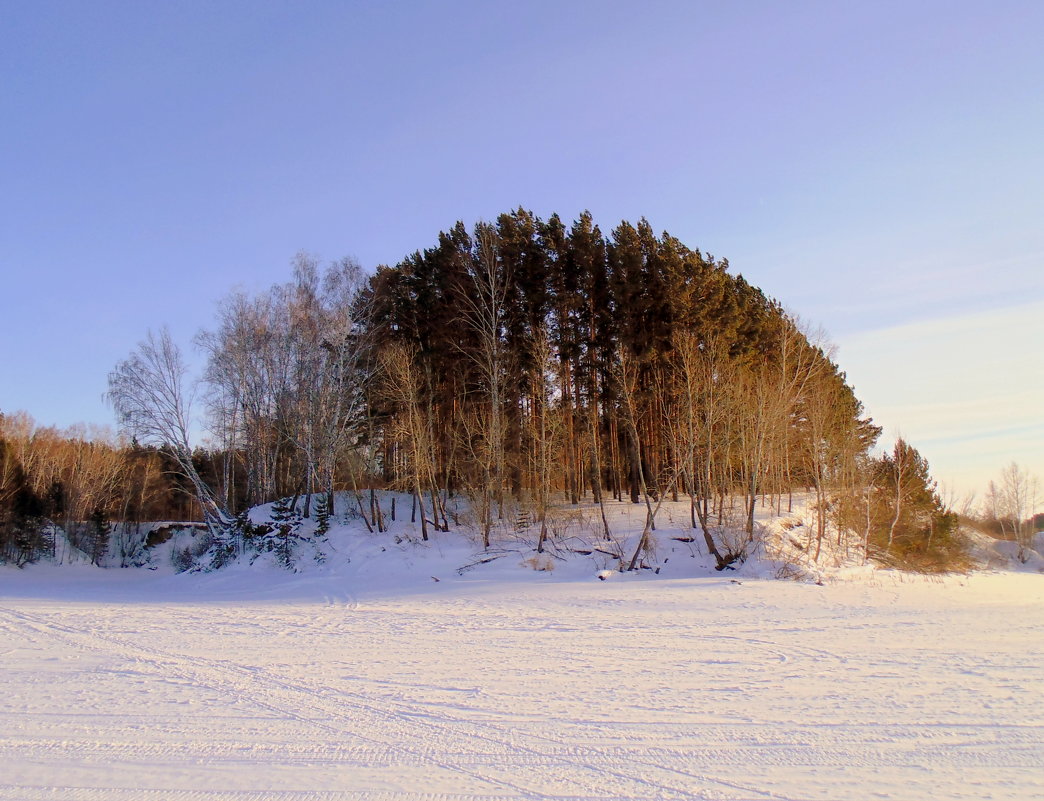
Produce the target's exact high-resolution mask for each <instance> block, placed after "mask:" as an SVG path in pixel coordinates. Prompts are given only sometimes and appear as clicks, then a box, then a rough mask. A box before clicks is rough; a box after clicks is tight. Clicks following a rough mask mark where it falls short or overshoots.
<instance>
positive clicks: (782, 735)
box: [0, 504, 1044, 801]
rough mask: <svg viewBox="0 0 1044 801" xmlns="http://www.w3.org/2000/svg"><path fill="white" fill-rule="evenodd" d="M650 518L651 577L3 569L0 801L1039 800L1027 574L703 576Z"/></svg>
mask: <svg viewBox="0 0 1044 801" xmlns="http://www.w3.org/2000/svg"><path fill="white" fill-rule="evenodd" d="M400 508H401V507H400ZM612 509H613V515H614V517H613V518H612V519H611V523H612V524H613V526H614V530H622V529H626V528H627V524H629V525H631V529H630V530H631V531H632V533H633V530H634V525H633V524H634V519H635V514H636V512H635V510H634V509H632V508H629V505H626V504H624V505H619V506H613V507H612ZM672 515H673V516H674V517H677V518H678V519H683V517H684V515H683V513H682V509H681V507H677V508H675V509H674V512H670V510H668V513H666V514H664V516H663V521H662V522H663V523H664V525H663V526H662V527H661V531H659V532H658V533H657V550H656V554H655V559H654V560H650V561H651V563H655V565H656V566H657V567H660V568H661V572H660V573H659V574H656V573H654V571H653V570H643V571H641V572H639V573H637V574H626V575H624V574H620V573H617V572H613V571H611V570H609V569H608V568H609V567H610V565H609V562H611V560H610V559H609V557H603V556H601V555H599V554H598V553H597V552H595V553H593V554H591V555H590V556H588V557H583V558H571V559H563V558H561V556H560V555H549V554H543V555H541V554H534V553H533V552H532V551H531V550H530V549H528V548H527V546H526V544H525V543H524V542H522V541H521V540H514V541H513V540H511V538H510V537H507V536H502V537H501V539H500V541H499V542H498V547H497V548H496V549H495V550H494V551H492V552H491V555H494V554H495V555H498V556H499V558H497V559H496V560H495V561H493V562H489V563H485V564H475V562H476V561H477V558H476V557H479V556H480V554H481V553H482V552H481V550H480V549H477V548H476V547H475V544H474V543H473V542H471V541H468V540H467V539H465V538H463V537H461V536H460V535H458V534H441V533H440V534H436V535H434V539H433V541H432V542H430V543H427V544H422V543H419V542H416V531H415V530H414V529H415V527H414V528H411V527H410V526H409V525H408V524H402V523H401V521H400V524H399V526H398V529H397V530H396V531H395V533H392V534H385V535H377V534H373V535H370V534H366V533H365V532H361V531H360V530H359V527H358V525H353V526H341V527H337V528H335V529H334V530H333V531H332V532H331V535H330V545H329V547H328V549H327V561H326V562H325V563H324V564H322V565H316V564H314V563H308V562H304V561H302V563H301V571H300V572H299V573H296V574H289V573H286V572H285V571H283V570H281V569H280V568H277V567H275V566H274V565H272V564H270V563H269V562H267V561H265V560H260V561H258V562H257V563H255V564H254V565H248V564H246V562H245V561H244V562H242V563H240V564H237V565H234V566H233V567H231V568H228V569H226V570H223V571H219V572H216V573H210V574H200V573H182V574H175V573H174V572H173V570H172V569H171V568H170V567H169V554H168V561H167V562H166V563H163V564H157V565H154V567H157V569H156V570H148V569H127V570H118V569H114V570H100V569H98V568H93V567H90V566H86V565H72V566H63V567H56V566H43V565H37V566H31V567H29V568H27V569H25V570H15V569H8V568H5V569H0V658H2V662H0V666H2V672H0V766H2V767H0V800H2V801H14V800H16V799H17V801H36V800H37V799H63V801H94V800H95V799H105V800H106V801H109V800H110V799H112V800H113V801H123V800H124V799H128V800H129V799H135V800H136V799H145V800H146V801H149V800H152V799H172V800H173V799H184V800H185V801H218V800H219V799H220V800H221V801H249V800H252V799H275V800H277V801H305V800H306V799H308V800H310V799H314V800H315V801H334V800H335V799H336V800H337V801H340V800H341V799H353V800H354V799H395V800H396V801H398V800H399V799H552V798H553V799H661V798H662V799H692V798H696V799H751V800H752V801H753V800H755V799H792V800H793V801H798V800H799V799H800V800H802V801H813V799H829V800H830V801H835V800H836V799H879V798H884V799H888V798H894V799H929V798H931V799H982V798H991V799H1032V798H1041V797H1044V703H1042V701H1041V699H1042V698H1044V659H1042V657H1044V576H1042V575H1040V574H1038V573H1035V572H1011V571H996V572H984V573H976V574H973V575H970V576H950V577H946V578H926V577H921V576H911V575H909V574H902V573H897V572H893V571H874V570H872V569H869V568H860V567H847V568H846V567H843V566H842V567H841V568H840V569H835V570H832V571H829V572H828V573H826V574H822V575H818V576H817V577H818V578H820V579H822V580H823V581H824V583H823V584H821V585H817V584H815V583H811V582H808V581H806V582H796V581H773V580H769V579H767V578H764V576H766V575H770V574H771V573H772V572H773V571H774V570H776V569H777V568H776V564H777V563H776V562H772V561H771V560H767V559H762V560H761V561H758V560H752V561H751V562H749V563H748V564H747V565H745V566H744V567H743V569H741V570H740V571H736V572H726V573H714V572H713V571H712V570H710V569H709V563H708V561H707V560H706V558H705V557H704V556H701V554H700V553H699V550H698V547H697V546H696V545H695V544H689V543H682V542H678V541H676V540H673V539H671V537H673V536H676V535H678V534H680V533H681V529H672V528H671V527H670V526H669V525H668V524H669V523H670V520H671V518H672ZM794 522H795V521H793V520H791V521H790V522H788V523H787V525H786V526H780V527H777V528H776V529H773V531H775V535H776V536H778V537H783V536H790V535H792V534H794V532H795V530H798V531H800V527H797V528H796V529H795V527H794ZM770 528H771V527H770ZM770 533H771V532H770ZM791 539H793V540H794V541H795V542H798V543H799V544H800V542H799V541H800V537H799V536H797V535H795V536H794V537H792V538H791ZM599 560H602V561H599ZM835 561H837V562H839V563H840V562H842V561H843V560H841V559H840V558H838V559H837V560H835ZM856 562H858V560H854V562H853V563H856ZM469 565H474V566H473V567H470V568H469V567H468V566H469ZM461 568H464V569H463V570H462V569H461ZM600 578H601V579H602V580H599V579H600Z"/></svg>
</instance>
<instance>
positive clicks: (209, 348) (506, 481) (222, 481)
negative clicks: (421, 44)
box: [34, 209, 954, 567]
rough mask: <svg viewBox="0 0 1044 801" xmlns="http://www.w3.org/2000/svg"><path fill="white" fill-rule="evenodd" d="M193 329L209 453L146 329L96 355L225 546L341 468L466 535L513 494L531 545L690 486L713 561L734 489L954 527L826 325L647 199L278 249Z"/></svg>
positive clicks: (842, 516)
mask: <svg viewBox="0 0 1044 801" xmlns="http://www.w3.org/2000/svg"><path fill="white" fill-rule="evenodd" d="M198 345H199V346H200V347H201V348H202V349H203V351H204V353H205V354H206V356H207V365H206V370H205V373H204V375H203V378H202V382H201V385H200V389H201V392H200V393H199V399H200V400H201V401H202V404H203V407H204V413H205V417H206V420H207V425H208V431H209V434H210V437H211V442H210V445H209V448H208V451H207V453H206V458H204V459H201V458H200V452H199V451H197V450H195V449H194V448H193V447H192V445H191V443H190V431H191V429H192V425H193V423H192V420H193V415H194V412H193V410H192V406H191V400H192V398H193V392H192V391H191V387H190V386H189V385H187V384H186V381H187V375H186V372H187V371H186V367H185V364H184V362H183V359H182V357H181V354H180V353H179V352H178V350H177V348H176V347H175V346H174V344H173V343H172V341H171V339H170V337H169V334H167V333H166V332H165V331H164V332H161V333H159V334H156V335H153V334H150V335H149V336H148V337H147V338H146V340H144V341H143V342H142V343H140V344H139V346H138V348H137V349H136V350H135V351H134V352H133V353H132V354H131V355H130V356H129V357H128V359H126V360H124V361H123V362H121V363H120V364H118V365H117V366H116V367H115V369H114V370H113V371H112V373H111V374H110V376H109V387H110V390H109V398H110V400H111V402H112V405H113V407H114V409H115V411H116V414H117V419H118V420H119V423H120V426H121V430H122V431H124V432H125V433H126V435H128V436H133V437H134V441H135V443H144V444H145V445H146V446H147V447H149V448H151V449H152V450H151V451H150V453H152V454H153V455H154V457H155V458H162V459H164V460H166V461H165V467H164V468H163V471H162V472H163V473H164V474H168V473H172V474H175V475H176V480H177V482H178V486H179V488H180V489H181V490H183V491H184V492H187V494H189V495H191V497H192V498H193V499H194V501H195V504H196V511H197V513H198V514H199V516H201V517H202V518H203V519H204V520H205V521H206V522H207V523H208V525H209V526H210V528H211V530H212V532H213V536H214V539H215V543H217V545H216V548H217V549H218V551H219V552H221V553H223V554H224V555H225V557H223V558H227V557H230V556H234V555H235V553H237V552H239V551H241V550H242V547H243V544H242V525H238V526H237V524H236V520H237V516H240V518H241V513H242V511H243V510H244V509H246V508H247V507H249V506H252V505H256V504H258V503H262V502H266V501H271V500H275V499H283V498H290V499H291V500H292V507H293V508H295V509H296V508H298V505H299V504H300V508H301V513H302V514H303V515H304V516H306V517H308V516H310V515H312V513H313V510H312V508H311V506H312V504H313V503H314V501H313V499H314V498H316V497H319V496H322V497H323V499H324V500H323V507H324V510H325V513H328V514H337V513H338V511H339V510H337V509H336V507H335V495H334V492H335V490H344V491H347V493H348V494H347V496H344V497H348V498H351V499H353V500H352V504H353V513H354V514H358V515H359V516H360V517H361V519H362V520H363V521H364V523H365V525H366V526H367V527H369V528H371V529H374V530H379V529H381V528H383V527H384V521H383V520H382V519H381V514H380V507H379V505H378V504H375V503H374V502H373V492H374V491H375V489H379V488H396V489H400V490H403V491H406V492H409V493H411V494H412V495H413V498H414V504H415V507H417V508H418V509H419V511H420V515H419V519H420V524H421V528H422V536H423V537H424V538H427V537H428V535H429V531H430V530H431V529H440V530H448V529H449V528H450V526H451V525H453V524H454V522H455V521H454V520H453V519H452V518H453V515H451V514H450V513H449V511H448V509H447V502H448V499H450V498H453V497H457V496H465V497H466V498H467V499H468V501H469V503H468V508H469V510H470V514H471V520H470V523H471V524H472V525H473V526H474V527H475V528H476V529H477V530H478V531H479V532H480V533H481V536H482V539H483V543H484V544H485V545H486V546H489V545H490V543H491V538H492V537H493V536H494V534H495V529H496V528H497V524H498V522H499V521H501V520H503V519H505V517H507V516H511V515H515V514H518V513H519V512H518V510H520V509H521V510H524V513H525V514H526V515H527V516H530V517H531V518H532V520H533V523H534V525H535V526H536V528H537V530H538V531H539V538H538V540H537V542H536V547H537V549H538V550H541V549H542V548H543V547H544V545H545V543H546V540H547V538H548V537H549V536H551V531H552V529H553V527H552V526H551V525H550V523H551V519H550V518H551V517H553V515H554V513H555V512H554V510H555V509H556V508H557V507H558V506H560V505H561V504H563V503H564V504H567V505H568V504H578V503H581V502H590V503H592V504H593V505H594V506H595V507H597V509H598V510H599V519H600V526H601V529H602V534H603V536H605V537H607V538H609V537H611V536H612V532H611V526H610V524H609V522H608V515H607V514H606V511H605V510H606V504H607V503H610V502H614V501H615V502H624V501H626V502H630V503H640V504H644V505H645V509H646V527H645V532H644V533H643V536H642V542H640V543H639V544H638V546H637V550H636V551H635V553H634V559H632V560H631V562H632V564H633V563H634V561H635V560H636V559H637V558H638V556H639V554H640V552H641V550H642V549H643V547H644V545H645V544H646V543H647V538H648V536H649V535H650V533H651V531H652V530H653V528H654V527H655V513H656V509H657V507H658V504H659V503H661V502H662V501H663V500H664V499H665V498H670V499H672V500H679V499H681V498H685V499H687V501H688V506H689V510H690V523H691V525H692V527H693V529H694V531H695V532H696V533H697V534H698V536H699V537H700V538H701V541H702V542H703V543H704V544H705V545H706V547H707V549H708V551H709V552H710V553H711V554H713V555H714V557H715V559H716V560H717V563H718V566H719V567H725V566H727V565H728V564H729V563H730V562H732V561H734V560H735V559H737V558H742V556H743V554H744V553H745V549H746V548H747V547H748V546H749V544H750V542H751V540H752V538H753V537H754V533H755V523H754V515H755V505H756V504H757V503H758V502H759V501H760V502H761V503H763V504H767V503H771V504H773V505H774V506H775V508H776V509H777V510H779V511H782V509H783V507H784V506H785V505H786V506H787V507H789V505H790V504H791V498H792V493H793V492H794V491H807V492H809V493H810V494H811V495H812V497H813V498H814V503H813V505H812V507H813V509H814V533H813V537H812V539H811V541H810V542H809V547H810V548H812V549H814V550H815V552H816V553H817V554H818V551H819V550H820V549H821V548H822V546H823V544H824V542H825V540H826V538H827V537H828V536H837V537H840V536H841V533H840V532H846V531H847V532H850V533H851V532H858V533H859V534H860V535H861V536H862V537H863V540H864V543H865V544H866V545H867V546H868V547H870V548H876V549H878V550H880V551H882V552H886V553H889V554H900V555H910V554H918V553H920V554H927V553H929V552H938V551H939V550H940V548H942V549H945V548H946V547H949V544H950V543H951V542H952V534H953V529H954V525H953V520H952V516H950V515H948V513H947V511H946V510H945V509H944V508H943V504H942V503H941V501H940V500H939V497H938V494H937V492H936V491H935V487H934V484H933V482H932V481H931V478H930V476H929V475H928V469H927V465H926V463H924V460H923V459H922V458H921V457H920V455H919V454H917V453H916V451H915V450H914V449H913V448H912V447H910V446H909V445H908V444H906V443H905V442H902V441H900V443H898V444H897V445H896V447H895V449H893V451H892V452H891V453H889V454H886V455H884V456H876V457H875V456H873V455H872V454H871V449H872V448H873V446H874V444H875V443H876V440H877V438H878V436H879V434H880V429H879V428H878V427H876V426H875V425H873V423H872V421H871V420H869V419H868V418H867V417H866V416H865V415H864V412H863V408H862V405H861V404H860V402H859V400H858V399H857V398H856V396H855V394H854V392H853V390H852V388H851V387H850V386H849V385H848V383H847V381H846V377H845V375H844V373H843V372H842V371H840V369H839V368H838V366H837V365H836V364H835V363H834V361H833V359H832V352H831V349H830V347H829V345H828V343H827V342H826V341H825V338H824V337H823V335H822V334H821V333H817V332H812V331H809V330H807V329H806V328H805V327H804V326H803V325H802V324H801V322H800V321H799V320H798V319H797V318H795V317H794V316H793V315H791V314H789V313H787V312H786V311H785V310H784V309H783V308H782V307H781V305H780V304H779V303H778V302H777V301H775V300H772V299H770V298H768V297H766V296H765V295H764V293H762V292H761V291H760V290H759V289H757V288H756V287H753V286H751V285H750V284H749V283H748V282H747V281H745V280H744V279H743V277H742V276H740V275H734V274H732V273H731V272H730V271H729V266H728V263H727V261H726V260H724V259H716V258H714V257H713V256H711V255H709V254H703V253H702V252H701V251H699V250H696V249H690V248H688V247H687V246H685V245H684V244H683V243H681V242H680V241H679V240H677V239H676V238H675V237H673V236H670V235H669V234H667V233H661V234H656V233H655V232H654V230H653V229H652V227H651V225H650V224H649V223H648V222H647V221H645V220H644V219H643V220H640V221H639V222H638V223H637V224H631V223H628V222H622V223H620V224H619V225H618V226H616V227H615V228H613V229H612V230H611V231H610V232H609V233H608V234H604V233H603V232H602V231H601V230H600V229H599V227H598V226H597V225H596V224H595V222H594V221H593V219H592V218H591V215H590V214H588V213H585V214H582V215H580V217H579V218H578V219H577V220H575V221H574V222H573V223H572V224H571V225H566V224H565V223H564V222H563V221H562V220H561V219H560V218H559V217H558V216H557V215H552V216H551V217H550V218H549V219H547V220H542V219H540V218H539V217H537V216H535V215H534V214H532V213H531V212H529V211H526V210H524V209H517V210H515V211H512V212H510V213H506V214H502V215H500V216H499V217H498V218H497V219H496V221H495V222H481V223H479V224H477V225H476V226H474V227H473V228H472V229H471V230H469V229H468V228H466V227H465V226H464V224H463V223H457V224H456V225H455V226H453V227H452V228H451V229H449V230H448V231H445V232H442V233H441V234H439V236H438V239H437V242H436V243H435V244H434V245H433V246H432V247H430V248H428V249H425V250H423V251H418V252H416V253H413V254H411V255H409V256H407V257H406V258H404V259H403V260H402V261H400V262H399V263H398V264H395V265H390V266H389V265H385V266H381V267H378V268H377V270H376V271H375V272H374V273H373V274H372V275H367V274H365V273H364V271H363V270H362V269H361V268H360V267H359V266H358V265H357V264H356V263H355V262H353V261H352V260H350V259H344V260H341V261H338V262H335V263H333V264H329V265H326V266H323V265H321V264H319V262H318V261H317V260H316V259H314V258H312V257H309V256H307V255H299V256H298V257H297V259H296V260H295V262H294V265H293V277H292V280H291V281H289V282H287V283H286V284H280V285H277V286H275V287H272V288H271V289H270V290H268V291H267V292H262V293H259V294H256V295H249V294H246V293H234V294H232V295H230V296H229V297H227V298H226V299H225V300H224V301H223V302H222V303H221V304H220V307H219V312H218V315H217V320H216V325H215V326H214V328H213V329H211V330H208V331H205V332H202V333H201V334H200V335H199V337H198ZM135 447H136V448H139V449H140V448H142V447H143V446H142V445H140V444H136V445H135ZM34 486H41V487H42V485H39V484H37V485H34ZM35 491H36V490H34V492H35ZM116 495H120V493H116ZM121 497H122V496H121ZM139 506H140V504H139ZM63 508H64V507H63ZM109 508H110V509H112V510H115V506H110V507H109ZM129 508H130V507H128V509H129ZM137 509H138V507H135V512H134V513H135V514H143V513H145V512H139V511H137ZM86 511H87V508H86V507H82V506H81V507H77V511H76V512H75V513H71V514H72V516H73V517H78V518H79V517H80V516H82V515H83V514H84V513H85V512H86ZM341 511H344V510H341ZM109 513H110V514H114V513H115V514H119V513H120V512H115V511H110V512H109ZM88 516H89V515H88ZM69 520H70V522H71V518H69ZM904 558H905V557H904ZM219 561H220V560H219Z"/></svg>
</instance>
